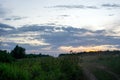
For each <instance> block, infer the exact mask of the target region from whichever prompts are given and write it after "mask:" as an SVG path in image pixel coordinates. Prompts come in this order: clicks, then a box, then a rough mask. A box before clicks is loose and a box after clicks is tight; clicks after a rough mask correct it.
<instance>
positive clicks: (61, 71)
mask: <svg viewBox="0 0 120 80" xmlns="http://www.w3.org/2000/svg"><path fill="white" fill-rule="evenodd" d="M93 78H95V79H93ZM0 80H120V56H119V55H118V56H116V55H101V56H99V55H94V56H93V55H89V56H82V57H81V56H78V55H77V56H76V55H70V56H63V57H57V58H54V57H37V58H23V59H18V60H16V61H14V62H12V63H0Z"/></svg>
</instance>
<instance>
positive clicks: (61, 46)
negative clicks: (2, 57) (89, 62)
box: [0, 0, 120, 55]
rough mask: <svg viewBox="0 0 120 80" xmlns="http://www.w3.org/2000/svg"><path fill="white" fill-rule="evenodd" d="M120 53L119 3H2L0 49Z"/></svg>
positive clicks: (2, 0) (52, 0)
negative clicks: (111, 51) (108, 51)
mask: <svg viewBox="0 0 120 80" xmlns="http://www.w3.org/2000/svg"><path fill="white" fill-rule="evenodd" d="M16 44H18V45H20V46H22V47H24V48H26V50H27V52H28V53H44V54H50V55H58V54H59V53H64V52H69V51H70V50H73V51H75V52H77V51H97V50H119V49H120V0H0V49H5V50H9V51H10V50H11V49H13V48H14V47H15V45H16Z"/></svg>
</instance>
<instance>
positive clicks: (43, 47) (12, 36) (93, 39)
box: [0, 24, 120, 54]
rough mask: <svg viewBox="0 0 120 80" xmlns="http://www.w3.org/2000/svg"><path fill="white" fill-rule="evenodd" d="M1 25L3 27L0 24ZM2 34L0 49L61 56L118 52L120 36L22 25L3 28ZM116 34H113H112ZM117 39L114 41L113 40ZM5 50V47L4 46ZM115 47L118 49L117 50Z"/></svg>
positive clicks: (113, 33)
mask: <svg viewBox="0 0 120 80" xmlns="http://www.w3.org/2000/svg"><path fill="white" fill-rule="evenodd" d="M1 25H3V24H1ZM4 26H6V28H12V29H11V30H6V29H5V31H6V32H5V34H4V35H3V34H2V35H1V36H0V40H1V42H2V43H3V46H2V48H4V49H5V48H6V49H11V48H13V47H14V46H15V45H16V44H19V45H21V46H23V47H25V48H26V50H27V51H31V50H36V51H39V52H42V53H44V52H45V53H49V52H51V54H52V53H54V52H55V53H62V52H64V51H65V50H68V51H69V50H70V49H72V50H76V51H77V50H78V49H80V50H81V49H82V51H83V50H87V49H88V48H89V49H91V50H92V49H94V50H97V48H98V49H103V50H105V49H110V50H112V49H118V48H120V45H119V43H120V34H119V33H118V32H119V30H118V29H117V28H116V29H115V28H114V29H112V31H110V30H97V31H91V30H87V29H80V28H74V27H63V26H61V27H58V26H43V25H42V26H41V25H25V26H23V27H20V28H16V29H14V28H13V27H11V26H9V25H6V24H4V25H3V27H2V26H1V27H0V28H2V29H3V28H5V27H4ZM116 30H117V32H116ZM116 35H117V38H116ZM4 44H5V45H6V44H7V45H9V46H5V45H4ZM117 45H119V46H117Z"/></svg>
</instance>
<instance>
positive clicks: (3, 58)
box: [0, 50, 14, 62]
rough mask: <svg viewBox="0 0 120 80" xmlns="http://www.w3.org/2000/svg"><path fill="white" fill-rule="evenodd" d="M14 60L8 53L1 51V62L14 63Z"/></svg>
mask: <svg viewBox="0 0 120 80" xmlns="http://www.w3.org/2000/svg"><path fill="white" fill-rule="evenodd" d="M13 60H14V58H13V57H12V56H11V55H10V54H9V53H7V51H2V50H0V62H12V61H13Z"/></svg>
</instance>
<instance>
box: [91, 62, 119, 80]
mask: <svg viewBox="0 0 120 80" xmlns="http://www.w3.org/2000/svg"><path fill="white" fill-rule="evenodd" d="M91 65H95V66H94V67H95V68H98V69H101V70H104V71H106V72H107V73H110V74H111V75H113V76H114V77H115V78H116V79H117V80H120V77H119V76H118V75H117V74H116V73H114V72H112V71H111V70H110V69H109V68H107V67H106V66H104V65H101V64H97V63H91Z"/></svg>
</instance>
